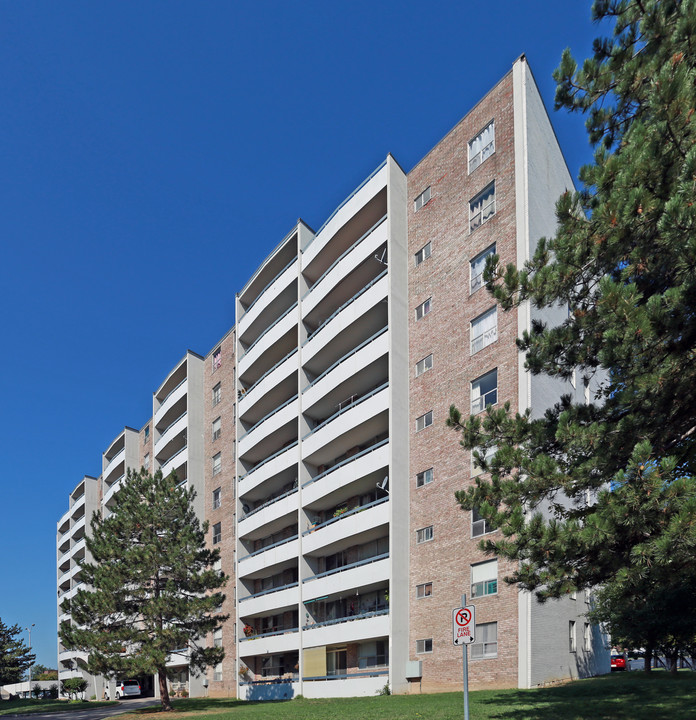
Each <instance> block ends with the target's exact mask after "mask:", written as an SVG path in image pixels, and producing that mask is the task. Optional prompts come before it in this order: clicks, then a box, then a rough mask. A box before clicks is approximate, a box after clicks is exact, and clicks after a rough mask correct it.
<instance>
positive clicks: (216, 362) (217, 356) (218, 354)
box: [213, 348, 222, 372]
mask: <svg viewBox="0 0 696 720" xmlns="http://www.w3.org/2000/svg"><path fill="white" fill-rule="evenodd" d="M221 365H222V350H221V348H218V349H217V350H215V351H214V352H213V372H215V371H216V370H217V369H218V368H219V367H220V366H221Z"/></svg>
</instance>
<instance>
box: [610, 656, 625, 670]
mask: <svg viewBox="0 0 696 720" xmlns="http://www.w3.org/2000/svg"><path fill="white" fill-rule="evenodd" d="M611 669H612V670H626V656H625V655H621V654H619V653H612V654H611Z"/></svg>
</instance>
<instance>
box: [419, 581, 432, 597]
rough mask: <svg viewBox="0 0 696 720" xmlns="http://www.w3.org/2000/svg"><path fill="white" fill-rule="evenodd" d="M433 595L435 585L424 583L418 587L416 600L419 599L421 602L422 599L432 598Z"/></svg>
mask: <svg viewBox="0 0 696 720" xmlns="http://www.w3.org/2000/svg"><path fill="white" fill-rule="evenodd" d="M432 594H433V584H432V583H431V582H429V583H423V584H422V585H416V598H418V599H419V600H420V599H421V598H427V597H430V596H431V595H432Z"/></svg>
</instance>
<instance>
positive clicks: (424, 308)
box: [416, 297, 433, 320]
mask: <svg viewBox="0 0 696 720" xmlns="http://www.w3.org/2000/svg"><path fill="white" fill-rule="evenodd" d="M432 300H433V299H432V298H431V297H429V298H428V299H427V300H426V301H425V302H423V303H421V304H420V305H419V306H418V307H417V308H416V320H420V319H421V318H423V317H425V316H426V315H427V314H428V313H429V312H430V311H431V310H432Z"/></svg>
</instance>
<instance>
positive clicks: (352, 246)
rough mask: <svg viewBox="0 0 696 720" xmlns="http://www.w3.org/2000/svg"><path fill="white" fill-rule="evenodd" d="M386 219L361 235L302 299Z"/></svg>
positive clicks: (383, 219) (384, 216)
mask: <svg viewBox="0 0 696 720" xmlns="http://www.w3.org/2000/svg"><path fill="white" fill-rule="evenodd" d="M386 219H387V216H386V214H385V215H383V216H382V217H381V218H380V219H379V220H378V221H377V222H376V223H375V224H374V225H373V226H372V227H371V228H370V229H369V230H368V231H367V232H366V233H364V234H363V235H361V236H360V237H359V238H358V239H357V240H356V241H355V242H354V243H353V244H352V245H351V246H350V247H349V248H348V249H347V250H345V251H344V252H342V253H341V254H340V255H339V256H338V257H337V258H336V259H335V260H334V261H333V262H332V263H331V265H329V267H328V268H327V269H326V270H325V271H324V272H323V273H322V274H321V275H320V276H319V277H318V278H317V281H316V282H315V283H314V284H313V285H312V287H311V288H309V290H307V292H306V293H305V294H304V295H303V296H302V298H301V299H302V300H304V299H305V298H306V297H307V295H309V293H311V292H312V290H314V289H315V288H316V287H317V285H319V283H320V282H321V281H322V280H323V279H324V278H325V277H326V276H327V275H328V274H329V273H330V272H331V271H332V270H333V269H334V268H335V267H336V265H338V263H340V262H341V260H343V258H344V257H346V255H348V253H350V252H351V250H353V249H354V248H356V247H357V246H358V245H360V243H361V242H362V241H363V240H364V239H365V238H366V237H367V236H368V235H370V234H371V233H373V232H374V231H375V230H376V229H377V228H378V227H379V226H380V225H381V224H382V223H383V222H384V221H385V220H386Z"/></svg>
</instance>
